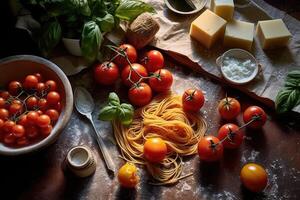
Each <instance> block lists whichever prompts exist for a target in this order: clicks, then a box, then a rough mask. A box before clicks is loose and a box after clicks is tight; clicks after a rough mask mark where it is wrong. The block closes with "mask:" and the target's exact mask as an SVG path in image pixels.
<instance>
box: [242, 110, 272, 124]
mask: <svg viewBox="0 0 300 200" xmlns="http://www.w3.org/2000/svg"><path fill="white" fill-rule="evenodd" d="M243 119H244V122H245V123H249V122H250V121H251V120H253V122H251V123H250V124H249V127H250V128H254V129H257V128H261V127H262V126H263V125H264V124H265V123H266V121H267V115H266V113H265V111H264V110H263V109H262V108H261V107H258V106H250V107H248V108H247V109H246V110H245V112H244V115H243Z"/></svg>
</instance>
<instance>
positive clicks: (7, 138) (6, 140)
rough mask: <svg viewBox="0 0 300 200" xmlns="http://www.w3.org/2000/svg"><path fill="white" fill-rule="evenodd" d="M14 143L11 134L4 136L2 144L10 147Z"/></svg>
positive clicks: (14, 139)
mask: <svg viewBox="0 0 300 200" xmlns="http://www.w3.org/2000/svg"><path fill="white" fill-rule="evenodd" d="M15 141H16V136H15V135H14V134H13V133H7V134H6V135H5V136H4V143H5V144H8V145H12V144H13V143H15Z"/></svg>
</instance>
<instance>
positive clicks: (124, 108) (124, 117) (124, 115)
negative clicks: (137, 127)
mask: <svg viewBox="0 0 300 200" xmlns="http://www.w3.org/2000/svg"><path fill="white" fill-rule="evenodd" d="M133 115H134V108H133V106H132V105H130V104H127V103H122V104H121V105H120V107H119V108H118V118H119V120H120V121H121V123H122V124H124V125H129V124H130V123H131V122H132V119H133Z"/></svg>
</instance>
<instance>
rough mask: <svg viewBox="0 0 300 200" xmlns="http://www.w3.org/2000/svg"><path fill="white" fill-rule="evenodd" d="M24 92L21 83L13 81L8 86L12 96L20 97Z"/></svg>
mask: <svg viewBox="0 0 300 200" xmlns="http://www.w3.org/2000/svg"><path fill="white" fill-rule="evenodd" d="M21 90H22V84H21V83H20V82H19V81H11V82H10V83H9V85H8V91H9V93H10V94H12V95H15V96H16V95H18V94H19V93H20V92H21Z"/></svg>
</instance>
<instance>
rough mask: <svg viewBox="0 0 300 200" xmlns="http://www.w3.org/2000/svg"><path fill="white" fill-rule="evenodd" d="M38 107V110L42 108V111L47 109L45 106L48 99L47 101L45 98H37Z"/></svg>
mask: <svg viewBox="0 0 300 200" xmlns="http://www.w3.org/2000/svg"><path fill="white" fill-rule="evenodd" d="M38 108H39V109H40V110H42V111H45V110H47V108H48V101H47V99H45V98H41V99H39V101H38Z"/></svg>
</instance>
